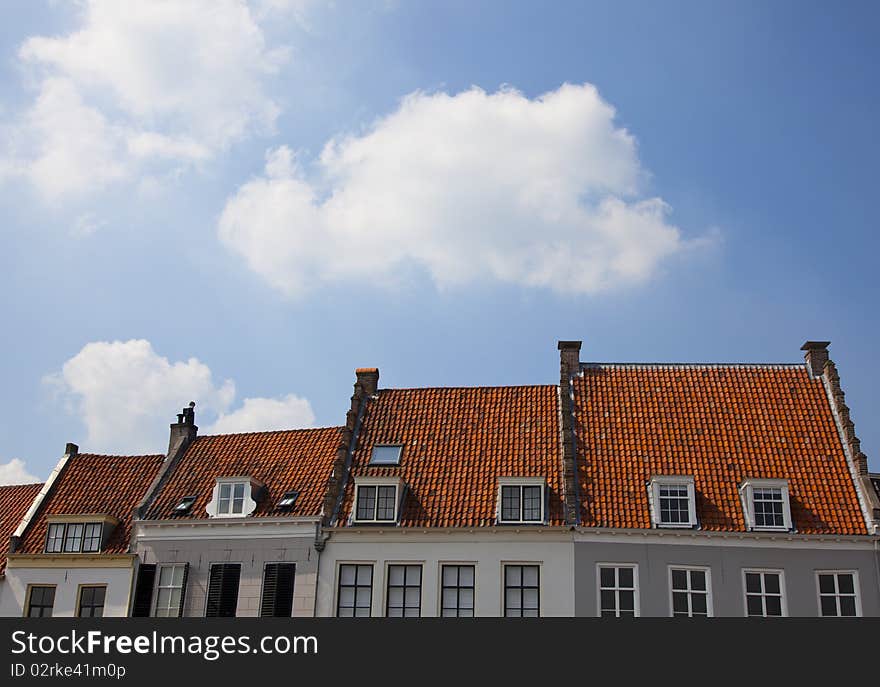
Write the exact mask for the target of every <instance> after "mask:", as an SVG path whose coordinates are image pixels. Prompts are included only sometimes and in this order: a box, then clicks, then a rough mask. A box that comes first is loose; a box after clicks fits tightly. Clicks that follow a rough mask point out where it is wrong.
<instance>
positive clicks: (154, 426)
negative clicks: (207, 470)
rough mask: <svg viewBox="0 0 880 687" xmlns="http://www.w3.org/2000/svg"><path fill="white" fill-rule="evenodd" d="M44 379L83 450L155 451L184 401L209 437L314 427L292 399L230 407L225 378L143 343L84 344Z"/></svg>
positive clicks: (231, 393) (231, 394) (306, 410)
mask: <svg viewBox="0 0 880 687" xmlns="http://www.w3.org/2000/svg"><path fill="white" fill-rule="evenodd" d="M46 382H47V383H48V384H49V385H50V386H51V387H53V388H54V389H55V390H56V391H57V392H58V394H59V396H60V398H61V399H62V400H63V401H64V402H65V403H66V406H67V408H68V410H69V411H70V412H71V413H72V414H74V415H76V416H78V417H79V418H80V419H81V420H82V422H83V423H84V425H85V427H86V430H87V434H88V436H87V441H86V445H85V447H84V450H88V451H108V452H136V453H152V452H157V451H158V452H162V451H164V449H165V446H166V445H167V441H168V429H167V426H168V423H169V421H171V420H173V418H174V413H176V412H178V411H179V409H180V408H181V407H183V406H184V405H185V404H186V403H188V402H189V401H190V400H195V401H196V403H197V404H198V405H197V408H196V410H197V422H198V420H199V418H202V419H204V418H205V417H208V418H211V417H217V418H218V420H217V422H216V424H215V425H214V426H213V427H211V428H209V431H212V432H239V431H257V430H265V429H281V428H293V427H303V426H309V425H311V424H312V423H313V422H314V414H313V413H312V410H311V406H310V404H309V402H308V401H307V400H305V399H302V398H297V397H296V396H287V397H285V398H282V399H278V400H276V399H264V398H248V399H245V401H244V404H243V405H242V407H241V408H239V409H237V410H235V409H232V405H233V402H234V400H235V384H234V382H233V381H232V380H229V379H227V380H223V381H220V380H217V379H215V378H214V375H213V373H212V372H211V370H210V368H209V367H208V366H207V365H205V364H204V363H202V362H200V361H199V360H198V359H197V358H189V359H188V360H185V361H177V362H171V361H169V360H168V358H166V357H164V356H161V355H159V354H158V353H156V352H155V350H154V349H153V347H152V345H151V344H150V342H149V341H146V340H144V339H132V340H130V341H112V342H107V341H98V342H93V343H89V344H86V345H85V346H84V347H83V348H82V350H80V352H79V353H77V354H76V355H75V356H73V357H72V358H70V359H69V360H68V361H67V362H65V363H64V365H63V366H62V368H61V370H60V371H59V372H56V373H54V374H51V375H48V376H47V377H46ZM263 413H265V414H263ZM203 426H204V423H203ZM203 433H204V432H203Z"/></svg>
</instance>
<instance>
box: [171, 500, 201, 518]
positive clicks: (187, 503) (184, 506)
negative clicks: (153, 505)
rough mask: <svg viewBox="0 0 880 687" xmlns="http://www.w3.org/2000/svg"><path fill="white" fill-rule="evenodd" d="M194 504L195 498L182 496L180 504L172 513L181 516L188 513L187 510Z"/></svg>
mask: <svg viewBox="0 0 880 687" xmlns="http://www.w3.org/2000/svg"><path fill="white" fill-rule="evenodd" d="M195 502H196V497H195V496H184V497H183V498H182V499H180V503H178V504H177V505H176V506H174V512H175V513H176V514H177V515H183V514H184V513H188V512H189V509H190V508H192V505H193V504H194V503H195Z"/></svg>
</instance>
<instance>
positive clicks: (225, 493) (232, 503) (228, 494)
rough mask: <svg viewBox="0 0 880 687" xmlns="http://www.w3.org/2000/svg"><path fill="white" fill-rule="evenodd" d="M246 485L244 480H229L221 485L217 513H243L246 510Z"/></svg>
mask: <svg viewBox="0 0 880 687" xmlns="http://www.w3.org/2000/svg"><path fill="white" fill-rule="evenodd" d="M244 487H245V483H244V482H228V483H226V484H221V485H220V492H219V498H218V499H217V515H241V513H242V511H244Z"/></svg>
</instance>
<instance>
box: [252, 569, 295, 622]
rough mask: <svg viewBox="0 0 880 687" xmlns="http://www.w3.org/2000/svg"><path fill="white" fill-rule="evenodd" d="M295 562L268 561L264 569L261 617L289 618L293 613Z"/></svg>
mask: <svg viewBox="0 0 880 687" xmlns="http://www.w3.org/2000/svg"><path fill="white" fill-rule="evenodd" d="M295 575H296V564H295V563H266V567H265V568H264V569H263V599H262V601H261V602H260V617H261V618H289V617H290V616H292V615H293V581H294V577H295Z"/></svg>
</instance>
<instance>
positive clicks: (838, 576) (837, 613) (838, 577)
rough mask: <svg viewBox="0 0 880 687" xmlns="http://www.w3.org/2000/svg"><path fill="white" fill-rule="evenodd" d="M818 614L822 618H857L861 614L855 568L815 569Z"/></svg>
mask: <svg viewBox="0 0 880 687" xmlns="http://www.w3.org/2000/svg"><path fill="white" fill-rule="evenodd" d="M816 589H817V591H818V593H819V615H820V616H821V617H823V618H841V617H843V618H858V617H861V615H862V599H861V595H860V593H859V573H858V571H856V570H817V571H816Z"/></svg>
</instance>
